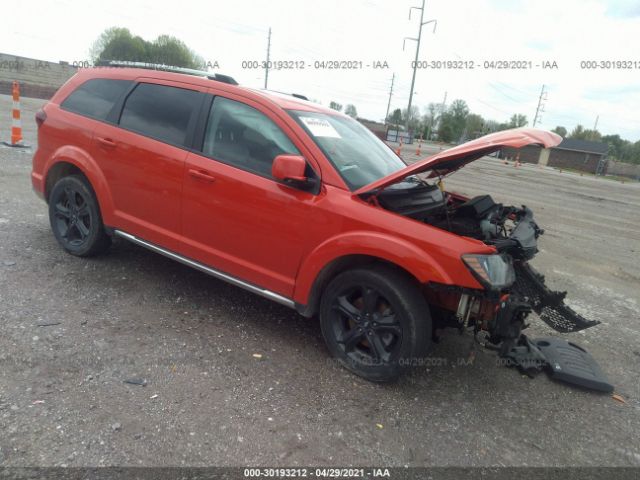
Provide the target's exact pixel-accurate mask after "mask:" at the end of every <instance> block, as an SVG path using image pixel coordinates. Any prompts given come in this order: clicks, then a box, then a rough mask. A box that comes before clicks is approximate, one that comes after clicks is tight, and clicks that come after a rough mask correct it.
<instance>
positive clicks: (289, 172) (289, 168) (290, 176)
mask: <svg viewBox="0 0 640 480" xmlns="http://www.w3.org/2000/svg"><path fill="white" fill-rule="evenodd" d="M306 170H307V161H306V160H305V159H304V157H301V156H300V155H278V156H277V157H276V158H274V159H273V164H272V165H271V176H273V178H275V179H276V180H277V181H279V182H282V183H284V184H286V185H290V186H292V187H296V188H300V189H303V190H309V189H310V188H312V187H315V185H316V183H317V182H316V180H315V179H314V178H308V177H307V176H306V175H305V172H306Z"/></svg>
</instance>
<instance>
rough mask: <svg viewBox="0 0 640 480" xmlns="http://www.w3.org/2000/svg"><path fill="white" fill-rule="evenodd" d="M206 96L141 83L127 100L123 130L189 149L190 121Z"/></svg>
mask: <svg viewBox="0 0 640 480" xmlns="http://www.w3.org/2000/svg"><path fill="white" fill-rule="evenodd" d="M201 99H202V94H201V93H200V92H196V91H194V90H187V89H184V88H177V87H169V86H166V85H155V84H151V83H141V84H140V85H138V86H137V87H136V89H135V90H134V91H133V92H131V94H130V95H129V97H128V98H127V100H126V102H125V104H124V108H123V110H122V115H121V116H120V126H121V127H123V128H126V129H128V130H132V131H134V132H138V133H141V134H142V135H146V136H148V137H152V138H155V139H158V140H160V141H162V142H166V143H171V144H174V145H185V143H186V139H187V132H188V129H189V121H190V120H191V118H192V116H193V113H194V112H195V110H196V108H197V107H198V106H199V105H200V102H201Z"/></svg>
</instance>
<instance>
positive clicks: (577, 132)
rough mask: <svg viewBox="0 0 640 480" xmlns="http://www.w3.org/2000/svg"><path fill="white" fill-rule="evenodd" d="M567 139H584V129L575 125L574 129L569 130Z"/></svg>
mask: <svg viewBox="0 0 640 480" xmlns="http://www.w3.org/2000/svg"><path fill="white" fill-rule="evenodd" d="M569 138H577V139H584V127H583V126H582V125H580V124H578V125H576V126H575V127H574V129H573V130H571V133H570V134H569Z"/></svg>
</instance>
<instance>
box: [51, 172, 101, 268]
mask: <svg viewBox="0 0 640 480" xmlns="http://www.w3.org/2000/svg"><path fill="white" fill-rule="evenodd" d="M49 221H50V223H51V229H52V230H53V234H54V235H55V237H56V240H58V243H59V244H60V245H61V246H62V248H64V249H65V250H66V251H67V252H69V253H70V254H72V255H76V256H78V257H89V256H92V255H97V254H98V253H101V252H103V251H105V250H106V249H107V248H109V245H110V244H111V238H110V237H109V236H108V235H107V234H106V232H105V230H104V225H103V224H102V217H101V215H100V208H99V206H98V200H97V199H96V196H95V194H94V193H93V189H92V188H91V186H90V185H89V182H88V181H87V180H86V179H85V178H84V177H81V176H77V175H72V176H69V177H64V178H61V179H60V180H58V182H57V183H56V184H55V185H54V186H53V189H52V190H51V195H50V196H49Z"/></svg>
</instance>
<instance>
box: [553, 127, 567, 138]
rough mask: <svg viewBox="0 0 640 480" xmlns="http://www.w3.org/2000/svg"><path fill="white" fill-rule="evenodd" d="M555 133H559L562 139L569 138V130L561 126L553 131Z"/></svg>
mask: <svg viewBox="0 0 640 480" xmlns="http://www.w3.org/2000/svg"><path fill="white" fill-rule="evenodd" d="M551 131H552V132H554V133H557V134H558V135H560V136H561V137H562V138H565V137H566V136H567V129H566V128H564V127H563V126H561V125H558V126H557V127H556V128H554V129H553V130H551Z"/></svg>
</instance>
